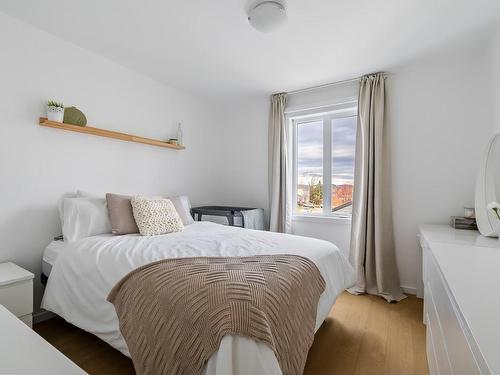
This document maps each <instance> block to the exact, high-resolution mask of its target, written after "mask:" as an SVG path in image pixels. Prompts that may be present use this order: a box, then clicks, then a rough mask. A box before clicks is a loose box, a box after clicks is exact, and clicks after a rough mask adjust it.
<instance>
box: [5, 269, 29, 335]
mask: <svg viewBox="0 0 500 375" xmlns="http://www.w3.org/2000/svg"><path fill="white" fill-rule="evenodd" d="M34 276H35V275H33V274H32V273H31V272H29V271H26V270H25V269H23V268H21V267H19V266H18V265H16V264H14V263H10V262H8V263H0V305H3V306H5V308H7V310H9V311H10V312H11V313H12V314H14V315H15V316H17V317H18V318H19V319H21V320H22V321H23V322H24V323H26V324H27V325H28V326H30V327H32V325H33V278H34Z"/></svg>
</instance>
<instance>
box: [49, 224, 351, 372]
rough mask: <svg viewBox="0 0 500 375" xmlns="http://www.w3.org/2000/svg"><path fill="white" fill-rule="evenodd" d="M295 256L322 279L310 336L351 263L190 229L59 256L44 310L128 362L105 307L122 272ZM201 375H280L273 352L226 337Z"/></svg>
mask: <svg viewBox="0 0 500 375" xmlns="http://www.w3.org/2000/svg"><path fill="white" fill-rule="evenodd" d="M256 254H295V255H302V256H304V257H307V258H309V259H310V260H311V261H313V262H314V263H315V264H316V266H317V267H318V269H319V270H320V272H321V275H322V276H323V278H324V279H325V282H326V289H325V291H324V293H323V294H322V295H321V298H320V300H319V304H318V310H317V318H316V330H317V329H318V328H319V327H320V325H321V324H322V322H323V321H324V319H325V318H326V316H327V315H328V313H329V311H330V309H331V307H332V306H333V303H334V302H335V299H336V298H337V296H338V295H339V294H340V293H341V292H342V291H343V290H344V289H345V288H346V287H349V286H350V285H351V284H352V283H353V277H354V274H353V271H352V268H351V266H350V265H349V262H348V261H347V260H346V259H345V257H344V256H343V255H342V254H341V253H340V251H339V250H338V248H337V247H336V246H334V245H333V244H331V243H329V242H326V241H321V240H316V239H311V238H306V237H299V236H292V235H285V234H279V233H270V232H262V231H254V230H248V229H240V228H235V227H227V226H222V225H219V224H214V223H209V222H196V223H194V224H192V225H189V226H187V227H186V228H185V229H184V230H183V231H182V232H179V233H173V234H167V235H162V236H155V237H142V236H139V235H126V236H112V235H100V236H94V237H89V238H86V239H82V240H79V241H77V242H74V243H73V244H70V245H67V246H66V248H64V249H62V250H61V252H60V254H59V256H58V259H57V262H56V263H55V265H54V267H53V269H52V272H51V274H50V277H49V280H48V283H47V288H46V290H45V295H44V298H43V301H42V307H43V308H44V309H47V310H50V311H52V312H54V313H56V314H58V315H60V316H61V317H63V318H64V319H66V320H67V321H68V322H70V323H72V324H74V325H76V326H78V327H80V328H82V329H84V330H86V331H88V332H91V333H93V334H94V335H96V336H98V337H100V338H101V339H102V340H104V341H106V342H107V343H109V344H110V345H111V346H113V347H114V348H116V349H118V350H120V351H121V352H122V353H124V354H125V355H127V356H130V355H129V352H128V349H127V345H126V343H125V341H124V339H123V336H122V335H121V333H120V330H119V328H118V317H117V315H116V313H115V310H114V306H113V305H112V304H111V303H109V302H107V301H106V297H107V296H108V293H109V292H110V291H111V289H112V288H113V286H114V285H115V284H116V283H117V282H118V281H119V280H120V279H121V278H122V277H123V276H125V275H126V274H127V273H128V272H130V271H132V270H134V269H135V268H137V267H140V266H142V265H144V264H147V263H150V262H154V261H157V260H160V259H166V258H181V257H193V256H221V257H231V256H249V255H256ZM205 374H207V375H215V374H217V375H251V374H252V375H253V374H263V375H267V374H268V375H271V374H272V375H278V374H281V370H280V367H279V365H278V362H277V360H276V357H275V355H274V353H273V351H272V350H271V349H270V348H269V347H268V346H267V345H266V344H264V343H259V342H256V341H254V340H251V339H248V338H246V337H241V336H226V337H224V339H223V340H222V342H221V345H220V347H219V350H218V351H217V352H216V353H215V354H214V355H213V356H212V357H211V358H210V360H209V361H208V363H207V367H206V369H205Z"/></svg>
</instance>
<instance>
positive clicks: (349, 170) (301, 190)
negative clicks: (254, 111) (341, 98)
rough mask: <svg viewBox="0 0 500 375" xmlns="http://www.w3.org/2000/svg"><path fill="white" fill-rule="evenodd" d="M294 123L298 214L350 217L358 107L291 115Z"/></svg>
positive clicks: (295, 194)
mask: <svg viewBox="0 0 500 375" xmlns="http://www.w3.org/2000/svg"><path fill="white" fill-rule="evenodd" d="M289 120H290V121H291V124H292V126H293V135H294V136H293V144H294V147H293V149H294V150H293V151H294V176H293V179H294V202H295V203H294V214H295V215H311V216H313V215H316V216H330V217H340V218H350V217H351V212H352V194H353V184H354V155H355V144H356V126H357V109H356V105H355V104H353V103H350V104H349V106H347V105H344V106H342V107H340V108H336V109H333V110H330V111H328V112H325V111H323V112H321V113H319V112H318V111H316V112H314V111H307V112H302V113H301V114H298V115H295V116H293V115H289Z"/></svg>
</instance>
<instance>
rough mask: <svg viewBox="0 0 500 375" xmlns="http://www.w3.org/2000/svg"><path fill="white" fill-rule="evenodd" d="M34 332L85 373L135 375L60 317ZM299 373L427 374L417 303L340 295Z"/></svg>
mask: <svg viewBox="0 0 500 375" xmlns="http://www.w3.org/2000/svg"><path fill="white" fill-rule="evenodd" d="M35 331H37V332H38V333H39V334H40V335H42V336H43V337H44V338H45V339H46V340H47V341H49V342H50V343H51V344H52V345H54V346H55V347H56V348H58V349H59V350H60V351H62V352H63V353H64V354H65V355H66V356H68V357H69V358H71V359H72V360H73V361H74V362H75V363H76V364H77V365H79V366H80V367H81V368H83V369H84V370H85V371H86V372H88V373H89V374H92V375H94V374H96V375H98V374H103V375H104V374H106V375H110V374H135V372H134V368H133V365H132V361H131V360H130V359H129V358H127V357H125V356H124V355H122V354H121V353H119V352H118V351H116V350H114V349H112V348H111V347H109V346H108V345H107V344H105V343H104V342H102V341H101V340H99V339H98V338H96V337H95V336H93V335H91V334H89V333H86V332H84V331H82V330H80V329H78V328H76V327H74V326H72V325H70V324H68V323H66V322H65V321H63V320H62V319H60V318H54V319H50V320H48V321H45V322H43V323H40V324H37V325H36V326H35ZM304 374H305V375H337V374H339V375H346V374H347V375H351V374H356V375H364V374H366V375H378V374H384V375H407V374H412V375H413V374H415V375H426V374H428V370H427V360H426V356H425V327H424V325H423V324H422V300H419V299H417V298H415V297H409V298H407V299H405V300H403V301H401V302H399V303H395V304H389V303H387V302H385V301H384V300H382V299H380V298H377V297H373V296H352V295H350V294H348V293H344V294H342V295H341V296H340V297H339V299H338V300H337V302H336V303H335V306H334V307H333V309H332V311H331V313H330V315H329V317H328V318H327V319H326V321H325V323H324V324H323V325H322V326H321V328H320V329H319V330H318V332H317V333H316V337H315V340H314V344H313V346H312V348H311V350H310V351H309V356H308V358H307V364H306V368H305V372H304Z"/></svg>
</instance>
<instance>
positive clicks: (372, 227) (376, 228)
mask: <svg viewBox="0 0 500 375" xmlns="http://www.w3.org/2000/svg"><path fill="white" fill-rule="evenodd" d="M384 128H385V75H384V74H383V73H377V74H373V75H368V76H364V77H362V78H361V82H360V87H359V98H358V128H357V129H358V130H357V135H356V169H355V176H354V197H353V212H352V231H351V249H350V261H351V263H352V265H353V266H354V268H355V270H356V284H355V286H354V287H352V288H351V289H349V291H350V292H351V293H353V294H362V293H369V294H374V295H378V296H381V297H383V298H385V299H386V300H387V301H389V302H390V301H399V300H401V299H403V298H405V295H404V294H403V293H402V291H401V287H400V284H399V277H398V273H397V268H396V259H395V251H394V239H393V229H392V206H391V176H390V158H389V144H388V139H387V132H386V129H384Z"/></svg>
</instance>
